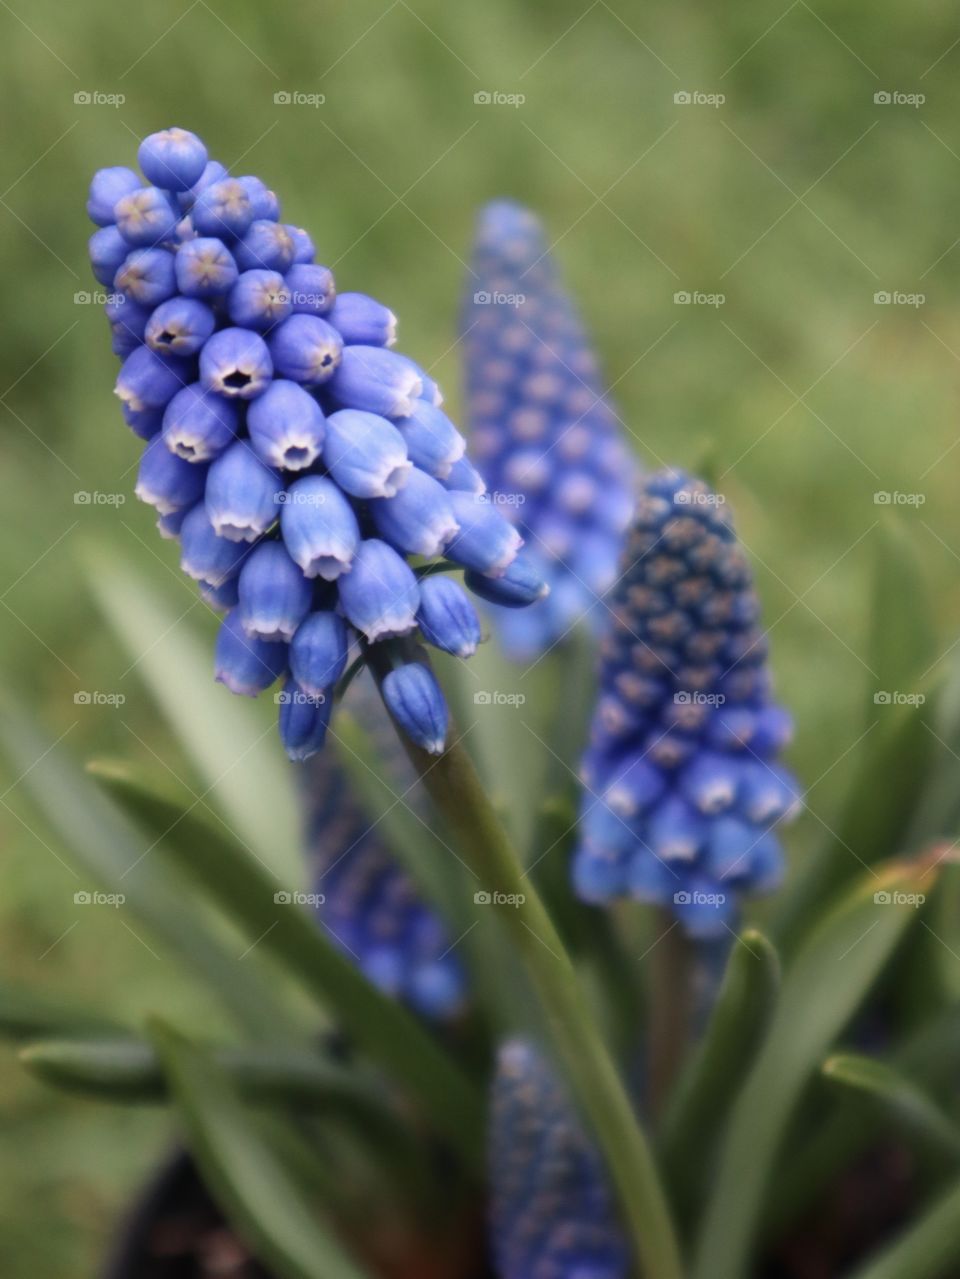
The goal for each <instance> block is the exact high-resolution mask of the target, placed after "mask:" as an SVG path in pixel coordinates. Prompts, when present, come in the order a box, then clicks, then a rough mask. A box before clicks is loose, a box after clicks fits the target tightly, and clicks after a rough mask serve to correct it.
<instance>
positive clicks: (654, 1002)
mask: <svg viewBox="0 0 960 1279" xmlns="http://www.w3.org/2000/svg"><path fill="white" fill-rule="evenodd" d="M656 921H657V923H656V926H657V928H658V930H659V931H660V940H659V941H658V942H656V943H655V944H654V946H653V949H652V950H651V952H650V967H651V980H650V1036H649V1043H650V1057H649V1062H650V1085H649V1086H650V1102H651V1106H652V1109H653V1113H654V1114H655V1115H660V1114H662V1113H663V1110H664V1107H665V1106H666V1103H667V1100H668V1098H669V1096H670V1092H671V1090H672V1088H673V1085H674V1084H675V1082H676V1080H677V1077H678V1076H679V1074H680V1067H681V1065H682V1064H683V1060H684V1057H685V1056H686V1051H687V1046H688V1044H689V1041H690V1029H691V1020H692V1009H691V996H692V975H693V962H692V958H693V957H692V950H691V946H690V943H689V942H688V941H687V939H686V937H685V936H684V934H683V930H682V928H681V927H680V925H678V924H677V922H676V920H674V919H673V917H672V916H671V915H670V914H669V912H668V911H666V910H659V911H657V914H656Z"/></svg>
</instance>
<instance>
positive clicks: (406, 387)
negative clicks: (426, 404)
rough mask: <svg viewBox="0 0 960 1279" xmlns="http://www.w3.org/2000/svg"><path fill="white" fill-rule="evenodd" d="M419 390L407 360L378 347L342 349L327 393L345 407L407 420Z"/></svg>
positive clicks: (414, 373) (413, 372) (419, 383)
mask: <svg viewBox="0 0 960 1279" xmlns="http://www.w3.org/2000/svg"><path fill="white" fill-rule="evenodd" d="M422 390H423V380H422V378H421V377H420V376H419V375H418V374H417V372H416V371H415V369H414V367H413V366H412V364H411V363H410V361H408V360H406V359H404V357H403V356H402V355H396V354H395V353H394V352H393V351H386V350H384V349H383V348H382V347H379V346H347V347H344V350H343V355H342V356H341V359H340V364H339V366H338V368H337V370H336V372H335V373H334V375H333V378H332V379H331V382H330V393H331V394H332V395H333V397H334V399H335V400H336V401H337V402H338V403H339V404H342V405H343V406H344V407H345V408H351V409H362V410H364V411H365V412H367V413H378V414H380V415H381V416H382V417H408V416H409V415H410V413H411V412H412V411H413V408H414V404H415V402H416V400H417V399H418V397H419V395H420V393H421V391H422Z"/></svg>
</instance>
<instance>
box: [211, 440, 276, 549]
mask: <svg viewBox="0 0 960 1279" xmlns="http://www.w3.org/2000/svg"><path fill="white" fill-rule="evenodd" d="M282 490H283V486H282V484H281V483H280V480H279V477H278V476H277V473H276V471H272V470H271V469H270V468H269V467H267V466H264V464H263V463H262V462H261V461H260V459H259V458H258V457H257V455H256V453H254V451H253V449H252V448H250V446H249V444H247V442H246V441H245V440H238V441H237V442H236V443H235V444H231V445H230V447H229V448H228V449H227V450H226V452H224V453H221V454H220V456H219V457H218V458H217V459H216V461H214V462H212V463H211V465H210V470H209V472H208V474H207V491H206V498H205V501H206V507H207V514H208V515H209V517H210V522H211V524H212V525H213V527H214V529H215V530H216V532H217V534H218V536H220V537H225V538H227V540H228V541H231V542H255V541H256V540H257V538H258V537H260V535H261V534H262V533H265V532H266V531H267V529H268V528H269V527H270V526H271V524H273V523H274V522H275V521H276V519H277V516H278V514H279V511H280V507H279V501H280V498H279V495H280V493H281V492H282Z"/></svg>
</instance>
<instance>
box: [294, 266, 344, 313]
mask: <svg viewBox="0 0 960 1279" xmlns="http://www.w3.org/2000/svg"><path fill="white" fill-rule="evenodd" d="M285 279H286V283H287V288H288V289H289V290H290V304H291V306H292V307H293V311H294V314H295V315H326V314H327V312H328V311H329V310H330V308H331V306H333V300H334V298H335V297H336V294H337V291H336V286H335V285H334V282H333V272H332V271H331V270H330V269H329V268H328V267H325V266H316V265H314V264H313V263H312V262H310V263H301V262H299V261H297V262H294V264H293V266H292V267H291V268H290V270H289V271H288V272H287V274H286V277H285Z"/></svg>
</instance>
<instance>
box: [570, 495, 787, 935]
mask: <svg viewBox="0 0 960 1279" xmlns="http://www.w3.org/2000/svg"><path fill="white" fill-rule="evenodd" d="M623 565H624V567H623V569H622V571H621V576H620V578H619V581H618V582H617V585H616V587H615V588H614V590H613V592H612V594H611V598H610V613H609V617H610V623H609V627H608V633H607V634H606V635H605V637H604V640H603V650H602V663H601V673H600V682H601V689H600V695H599V698H598V702H597V706H596V710H595V713H594V721H593V727H592V733H591V740H590V745H589V747H588V750H587V753H586V757H585V759H584V762H583V780H584V783H585V785H586V788H587V790H586V793H585V795H584V798H583V801H582V809H581V815H580V826H579V838H580V843H579V847H578V850H577V853H576V856H575V861H574V879H575V884H576V888H577V891H578V893H579V895H580V896H581V897H583V898H585V899H586V900H588V901H595V902H605V901H609V900H611V899H613V898H616V897H622V896H630V897H634V898H636V899H639V900H641V901H648V902H653V903H656V904H658V905H662V906H665V907H667V908H668V909H670V910H671V911H673V913H674V914H675V915H676V917H677V918H678V919H679V920H680V921H681V923H682V924H683V926H684V927H685V929H686V930H687V932H688V933H690V934H691V935H693V936H698V937H703V938H707V937H714V936H723V935H724V934H725V930H726V928H727V927H729V925H730V924H731V923H732V922H733V921H734V920H735V918H736V907H737V901H738V899H739V897H740V896H741V895H743V894H744V893H761V892H768V891H770V890H772V889H773V888H775V887H776V886H777V884H778V883H779V880H780V877H781V874H782V861H783V858H782V851H781V848H780V844H779V840H778V839H777V837H776V835H775V834H774V832H773V828H774V826H775V825H776V824H777V823H778V822H780V821H781V820H783V819H784V818H787V817H789V816H791V815H792V814H793V813H794V812H795V811H796V809H797V807H798V803H799V800H798V793H797V786H796V783H795V781H794V779H793V778H792V777H791V776H790V774H789V773H787V772H786V771H785V770H784V769H783V768H781V767H780V766H779V765H778V764H777V762H776V761H777V757H778V756H779V754H780V752H781V750H782V749H783V747H784V746H785V745H786V744H787V742H788V741H789V738H790V734H791V721H790V717H789V715H788V714H787V712H786V711H785V710H783V709H782V708H781V707H780V706H778V705H776V704H775V703H774V702H773V701H772V699H771V682H770V673H769V670H768V665H767V642H766V638H765V636H764V634H763V632H762V630H761V629H760V626H759V606H758V602H757V597H756V593H755V591H754V589H753V582H752V577H751V573H750V568H749V565H748V563H747V560H746V557H745V555H744V552H743V549H742V547H741V546H740V544H739V543H738V542H737V539H736V535H735V533H734V530H733V526H732V523H731V521H730V518H729V516H728V514H727V508H726V505H725V504H724V502H723V499H722V498H718V497H717V495H716V494H714V493H712V492H711V491H710V489H709V488H708V487H707V486H706V485H705V484H704V483H702V482H701V481H699V480H694V479H691V478H690V477H689V476H687V475H685V474H683V473H682V472H679V471H661V472H657V473H656V474H653V475H649V476H647V477H645V478H644V480H643V481H642V482H641V484H640V492H639V499H638V504H637V509H636V514H635V520H634V525H633V528H632V530H631V532H630V535H629V538H628V540H627V545H626V548H625V550H624V558H623Z"/></svg>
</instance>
